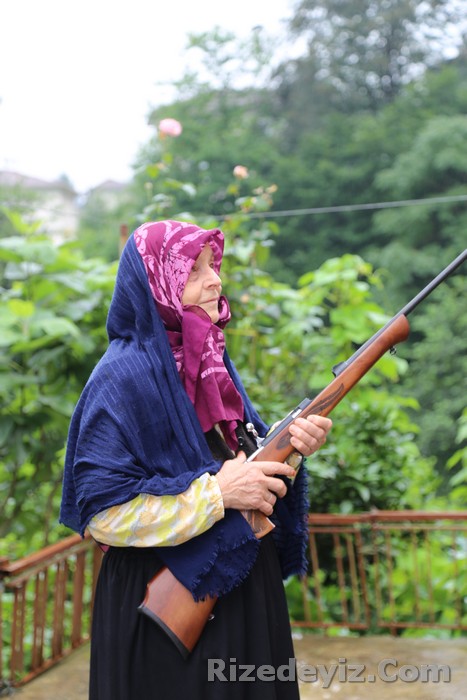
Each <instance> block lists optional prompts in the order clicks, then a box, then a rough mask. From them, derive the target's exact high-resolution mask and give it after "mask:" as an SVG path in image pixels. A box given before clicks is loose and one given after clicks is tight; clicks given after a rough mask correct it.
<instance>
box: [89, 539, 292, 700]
mask: <svg viewBox="0 0 467 700" xmlns="http://www.w3.org/2000/svg"><path fill="white" fill-rule="evenodd" d="M160 566H161V562H160V560H159V559H158V556H157V549H152V548H135V547H131V548H110V549H109V551H108V552H107V553H106V554H105V555H104V559H103V563H102V568H101V572H100V575H99V580H98V584H97V590H96V598H95V605H94V616H93V630H92V639H91V676H90V696H89V697H90V700H182V699H183V700H240V699H242V700H250V699H251V700H253V699H254V700H298V698H299V691H298V685H297V682H296V680H295V675H296V674H295V659H294V651H293V644H292V637H291V631H290V623H289V616H288V610H287V602H286V598H285V592H284V586H283V583H282V578H281V573H280V567H279V561H278V558H277V553H276V550H275V546H274V542H273V540H272V536H271V535H267V536H266V537H264V538H263V539H262V540H261V546H260V552H259V555H258V558H257V560H256V562H255V565H254V567H253V569H252V571H251V573H250V575H249V576H248V578H247V579H246V581H245V582H244V583H243V584H242V585H241V586H239V587H238V588H236V589H235V590H233V591H232V592H231V593H229V594H228V595H226V596H223V597H222V598H220V599H218V601H217V602H216V605H215V608H214V611H213V613H214V617H213V619H212V620H210V621H209V622H208V623H207V625H206V627H205V629H204V631H203V633H202V635H201V638H200V640H199V642H198V643H197V645H196V647H195V649H194V650H193V651H192V653H191V654H190V656H189V657H188V659H187V660H184V659H183V658H182V656H181V654H180V652H179V651H178V649H177V648H176V647H175V645H174V644H173V642H172V641H171V640H170V639H169V638H168V637H167V636H166V634H165V633H164V632H163V631H162V630H161V629H160V628H159V627H158V625H157V624H156V623H155V622H153V621H152V620H151V619H150V618H148V617H147V616H145V615H142V614H141V613H140V612H138V610H137V608H138V606H139V604H140V603H141V601H142V600H143V598H144V594H145V590H146V584H147V582H148V581H149V580H150V579H151V578H152V577H153V576H154V574H155V573H156V572H157V570H158V569H159V568H160Z"/></svg>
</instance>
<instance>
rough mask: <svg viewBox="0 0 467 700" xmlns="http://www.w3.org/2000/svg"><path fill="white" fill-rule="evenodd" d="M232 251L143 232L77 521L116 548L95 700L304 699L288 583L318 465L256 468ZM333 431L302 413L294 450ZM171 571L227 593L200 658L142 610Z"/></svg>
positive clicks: (90, 442)
mask: <svg viewBox="0 0 467 700" xmlns="http://www.w3.org/2000/svg"><path fill="white" fill-rule="evenodd" d="M222 254H223V234H222V232H221V231H220V230H217V229H215V230H203V229H201V228H199V227H197V226H195V225H193V224H189V223H183V222H177V221H161V222H156V223H148V224H144V225H143V226H141V227H140V228H138V229H137V230H136V231H135V232H134V234H133V235H132V236H131V237H130V239H129V241H128V243H127V245H126V246H125V249H124V251H123V254H122V258H121V261H120V265H119V269H118V274H117V280H116V285H115V291H114V295H113V299H112V303H111V306H110V310H109V315H108V321H107V331H108V336H109V346H108V348H107V350H106V352H105V354H104V355H103V357H102V358H101V360H100V362H99V363H98V364H97V366H96V368H95V369H94V371H93V373H92V374H91V377H90V378H89V380H88V382H87V384H86V387H85V388H84V391H83V393H82V395H81V397H80V400H79V402H78V404H77V406H76V409H75V412H74V414H73V417H72V420H71V425H70V431H69V436H68V444H67V454H66V461H65V473H64V481H63V498H62V508H61V521H62V522H63V523H65V524H66V525H68V526H69V527H71V528H72V529H74V530H76V531H78V532H80V533H82V534H83V533H84V531H85V529H86V528H87V529H88V530H89V532H90V533H91V534H92V536H93V537H94V538H95V539H96V540H97V541H98V542H99V543H101V544H103V545H105V549H106V550H107V551H106V553H105V555H104V557H103V562H102V567H101V571H100V574H99V580H98V585H97V591H96V598H95V605H94V614H93V630H92V642H91V676H90V698H91V700H155V699H158V698H161V699H163V700H171V699H172V698H173V699H174V700H177V699H178V698H189V699H190V700H198V699H199V700H201V699H202V700H209V698H216V700H222V699H223V698H225V699H227V698H232V699H233V698H255V700H262V699H263V698H264V700H266V699H267V700H274V699H277V700H279V699H289V698H290V699H292V698H293V699H294V700H295V699H296V698H298V697H299V695H298V686H297V682H296V680H295V679H294V675H295V674H294V673H293V657H294V652H293V645H292V638H291V633H290V625H289V619H288V612H287V605H286V599H285V593H284V588H283V584H282V579H283V578H284V577H287V576H289V575H291V574H293V573H298V572H301V571H302V570H303V569H304V566H305V546H306V534H307V533H306V520H305V516H306V513H307V499H306V482H305V470H303V469H302V470H300V471H299V473H298V476H297V477H296V478H295V479H294V480H293V483H292V481H291V479H290V478H289V477H292V476H293V475H294V471H293V469H292V468H291V467H289V466H288V465H287V464H282V463H278V462H270V461H260V460H255V461H253V462H247V461H246V460H247V457H246V455H247V454H250V453H251V452H253V451H254V450H255V449H256V448H257V445H258V443H257V440H258V439H260V438H261V436H264V435H265V434H266V433H267V430H268V428H267V426H266V425H265V424H264V423H263V421H262V420H261V418H260V417H259V415H258V414H257V412H256V411H255V409H254V407H253V406H252V404H251V402H250V400H249V398H248V396H247V394H246V391H245V389H244V387H243V385H242V382H241V380H240V377H239V376H238V374H237V371H236V369H235V367H234V365H233V364H232V362H231V360H230V358H229V356H228V354H227V352H226V349H225V339H224V334H223V328H224V327H225V325H226V324H227V323H228V321H229V319H230V310H229V305H228V302H227V299H226V298H225V297H224V296H222V294H221V279H220V277H219V272H220V266H221V260H222ZM330 427H331V421H330V420H329V419H328V418H324V417H320V416H309V417H308V419H306V420H305V419H300V418H299V419H296V420H295V421H294V422H293V423H292V424H291V426H290V428H289V430H290V434H291V444H292V445H293V446H294V448H295V449H296V450H297V451H299V452H300V453H302V454H303V455H310V454H312V453H313V452H314V451H316V450H317V449H318V448H319V447H320V446H321V445H322V444H323V443H324V442H325V440H326V435H327V433H328V431H329V429H330ZM248 509H257V510H259V511H261V512H262V513H263V514H265V515H267V516H270V518H271V520H272V521H273V522H274V525H275V527H274V529H273V531H272V532H271V533H270V534H268V535H266V536H265V537H263V538H261V539H258V538H257V537H256V536H255V534H254V533H253V531H252V529H251V527H250V525H249V523H248V521H247V519H246V518H245V517H244V516H243V515H242V513H241V511H244V510H248ZM162 567H168V569H169V570H170V571H171V572H172V574H174V576H175V577H176V578H177V579H178V580H179V581H180V582H181V583H182V584H183V585H184V586H185V587H186V588H187V589H188V590H189V591H190V592H191V594H192V596H193V599H194V600H200V599H203V598H204V597H206V596H207V595H213V596H216V597H217V598H218V599H217V603H216V605H215V608H214V614H213V615H212V616H211V619H210V620H209V622H208V623H207V624H206V626H205V628H204V630H203V633H202V635H201V638H200V639H199V641H198V643H197V644H196V646H195V648H194V650H193V651H192V652H191V654H190V655H189V656H188V658H183V657H182V656H181V655H180V653H179V651H178V649H177V648H176V646H175V645H174V644H173V642H172V641H171V639H170V638H169V637H168V636H167V635H166V634H165V632H164V631H163V630H162V629H161V628H160V627H159V626H158V625H157V624H156V623H155V622H154V621H153V620H151V619H150V618H149V617H147V616H145V615H141V614H139V612H138V607H139V605H140V603H141V602H142V600H143V598H144V595H145V591H146V586H147V583H148V582H149V581H150V580H151V579H152V577H153V576H154V575H155V573H156V572H157V571H159V570H160V569H161V568H162ZM246 664H248V665H249V667H250V669H257V668H259V667H260V666H261V667H264V666H268V667H272V669H279V668H280V667H282V669H284V667H285V666H287V667H288V668H289V671H288V672H287V673H284V672H282V673H279V674H271V673H270V677H269V678H264V676H263V675H262V674H259V676H258V675H257V674H255V671H254V670H253V672H252V673H250V674H249V678H248V679H247V680H243V681H242V680H240V677H241V676H242V673H241V671H242V667H244V666H245V665H246ZM214 671H216V672H214ZM243 675H245V674H243ZM271 676H273V677H271Z"/></svg>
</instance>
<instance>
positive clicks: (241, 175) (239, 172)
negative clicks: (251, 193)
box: [233, 165, 249, 180]
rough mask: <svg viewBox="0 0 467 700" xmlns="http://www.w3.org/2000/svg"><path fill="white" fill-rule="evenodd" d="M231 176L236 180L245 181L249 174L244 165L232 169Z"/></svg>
mask: <svg viewBox="0 0 467 700" xmlns="http://www.w3.org/2000/svg"><path fill="white" fill-rule="evenodd" d="M233 174H234V177H236V178H237V179H238V180H246V178H247V177H248V174H249V173H248V168H245V166H244V165H236V166H235V168H234V169H233Z"/></svg>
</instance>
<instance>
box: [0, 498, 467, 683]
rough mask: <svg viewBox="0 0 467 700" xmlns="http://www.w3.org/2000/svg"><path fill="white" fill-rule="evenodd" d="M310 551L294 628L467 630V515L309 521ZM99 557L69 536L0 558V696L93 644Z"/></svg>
mask: <svg viewBox="0 0 467 700" xmlns="http://www.w3.org/2000/svg"><path fill="white" fill-rule="evenodd" d="M309 553H310V557H309V560H310V564H309V572H308V575H307V576H305V577H304V578H303V579H301V580H297V579H295V580H291V581H290V582H288V583H287V594H288V598H289V607H290V611H291V617H292V625H294V626H300V627H305V628H306V627H308V628H314V629H323V630H326V629H328V628H331V627H341V628H346V629H354V630H360V631H361V632H362V633H364V632H365V631H370V632H372V633H377V632H380V631H387V630H390V631H391V632H392V633H394V634H396V633H398V631H399V630H402V629H404V628H409V627H414V628H422V629H423V628H426V629H435V628H442V629H447V630H459V631H465V630H467V512H451V513H425V512H413V511H403V512H400V511H375V512H374V513H373V512H372V513H363V514H357V515H324V514H312V515H310V516H309ZM101 556H102V553H101V551H100V549H99V548H98V547H97V545H96V544H95V543H94V542H93V540H91V539H90V538H85V539H84V540H83V539H81V538H80V537H79V536H72V537H69V538H67V539H65V540H63V541H62V542H60V543H58V544H56V545H52V546H50V547H46V548H45V549H43V550H41V551H40V552H37V553H35V554H33V555H31V556H28V557H25V558H24V559H21V560H19V561H16V562H8V561H3V562H1V561H0V695H1V691H2V686H3V688H5V687H8V686H15V685H21V684H23V683H25V682H27V681H28V680H31V679H32V678H34V677H35V676H36V675H38V674H39V673H41V672H42V671H45V670H46V669H47V668H50V667H51V666H52V665H54V664H56V663H57V662H58V661H59V660H60V659H62V658H63V657H64V656H66V655H67V654H69V653H70V652H71V651H72V650H73V649H76V648H77V647H79V646H80V645H81V644H83V643H84V642H86V641H87V640H88V639H89V638H90V630H91V617H92V606H93V599H94V589H95V583H96V578H97V573H98V570H99V566H100V561H101Z"/></svg>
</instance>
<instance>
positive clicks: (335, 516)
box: [308, 510, 467, 525]
mask: <svg viewBox="0 0 467 700" xmlns="http://www.w3.org/2000/svg"><path fill="white" fill-rule="evenodd" d="M437 520H466V521H467V510H458V511H422V510H374V511H370V512H369V513H349V514H347V513H310V514H309V515H308V524H309V525H338V524H343V525H350V524H356V523H373V522H406V521H409V522H423V521H425V522H435V521H437Z"/></svg>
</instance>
